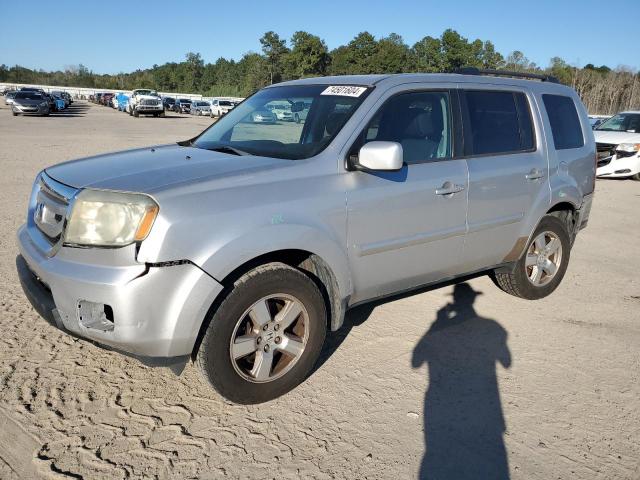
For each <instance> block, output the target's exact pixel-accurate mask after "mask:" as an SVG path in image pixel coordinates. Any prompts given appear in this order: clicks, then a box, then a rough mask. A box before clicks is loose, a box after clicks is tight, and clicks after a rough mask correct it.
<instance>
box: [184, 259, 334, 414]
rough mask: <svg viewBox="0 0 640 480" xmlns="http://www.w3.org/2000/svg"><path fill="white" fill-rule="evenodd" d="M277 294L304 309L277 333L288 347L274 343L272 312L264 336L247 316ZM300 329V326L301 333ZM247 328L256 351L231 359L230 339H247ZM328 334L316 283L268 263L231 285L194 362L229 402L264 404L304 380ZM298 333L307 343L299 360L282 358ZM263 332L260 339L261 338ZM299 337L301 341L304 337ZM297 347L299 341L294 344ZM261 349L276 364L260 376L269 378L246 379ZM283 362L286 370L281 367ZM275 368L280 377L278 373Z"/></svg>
mask: <svg viewBox="0 0 640 480" xmlns="http://www.w3.org/2000/svg"><path fill="white" fill-rule="evenodd" d="M278 295H281V296H286V297H287V298H289V299H290V300H285V301H292V302H293V303H292V304H293V305H294V306H296V305H298V306H299V305H302V306H303V309H301V313H300V314H299V315H298V316H296V317H295V318H296V320H295V321H294V322H293V323H291V325H290V327H286V326H285V327H283V329H282V330H280V335H282V336H283V337H285V338H287V341H286V343H285V342H284V341H283V340H282V339H281V340H280V342H282V343H280V342H278V339H280V338H281V337H278V336H277V335H278V331H277V327H276V326H275V325H276V323H277V322H276V321H275V320H273V318H274V315H273V313H272V314H270V315H268V316H267V317H266V318H271V319H272V320H271V321H268V322H265V323H264V326H265V327H267V328H269V329H271V330H268V331H266V333H263V331H264V330H263V329H261V328H260V327H258V323H256V322H254V321H253V320H252V318H253V317H250V315H249V314H248V311H249V310H251V309H252V308H253V307H252V306H256V305H264V302H263V301H264V298H265V297H269V296H278ZM277 301H278V300H273V299H272V300H269V302H274V303H267V304H268V305H270V308H271V310H272V312H275V311H276V310H275V308H277V305H278V303H275V302H277ZM296 302H297V303H296ZM263 311H264V312H266V310H263ZM292 318H293V317H292ZM300 322H301V323H300ZM301 325H302V327H303V328H302V329H301V330H300V328H299V327H300V326H301ZM293 327H295V328H296V329H297V330H296V332H295V334H293V333H292V331H290V330H289V329H290V328H293ZM247 329H250V331H249V335H252V336H253V337H252V338H255V340H252V341H251V344H250V345H249V349H254V351H251V352H250V353H248V354H245V355H247V356H243V357H239V359H236V360H232V358H231V350H232V347H231V343H232V340H233V339H235V338H238V336H244V338H245V339H246V338H249V337H248V336H247ZM241 330H244V333H240V331H241ZM326 330H327V313H326V309H325V303H324V300H323V297H322V294H321V293H320V290H318V287H317V286H316V284H315V283H314V282H313V281H312V280H311V279H310V278H309V277H308V276H307V275H305V274H304V273H303V272H301V271H300V270H297V269H295V268H292V267H290V266H288V265H285V264H283V263H268V264H266V265H261V266H259V267H257V268H255V269H253V270H251V271H249V272H248V273H246V274H244V275H243V276H242V277H240V278H239V279H238V280H237V281H236V282H234V284H233V288H232V290H231V291H230V292H229V293H228V295H227V296H226V297H225V298H224V300H222V302H221V303H220V304H219V306H218V308H217V309H216V311H215V313H214V314H213V316H212V317H211V321H210V323H209V325H208V327H207V329H206V331H205V334H204V336H203V338H202V342H201V344H200V347H199V350H198V354H197V360H196V363H197V364H198V366H199V368H200V371H201V372H202V374H203V376H204V377H205V378H206V379H207V380H208V381H209V383H210V384H211V385H212V386H213V388H214V389H215V390H216V391H217V392H218V393H220V394H221V395H222V396H223V397H225V398H227V399H228V400H231V401H232V402H236V403H240V404H255V403H262V402H266V401H269V400H272V399H274V398H277V397H279V396H281V395H284V394H285V393H287V392H288V391H290V390H291V389H293V388H294V387H296V386H297V385H299V384H300V383H301V382H302V381H304V379H305V378H306V377H307V375H308V374H309V372H310V371H311V369H312V368H313V366H314V364H315V363H316V360H317V359H318V357H319V355H320V351H321V349H322V345H323V343H324V339H325V335H326ZM302 332H305V333H304V338H306V344H304V347H303V349H302V350H301V353H300V354H299V355H298V356H297V357H289V356H288V355H285V353H283V352H282V350H281V348H282V347H283V346H284V345H288V344H289V339H290V338H292V335H296V336H297V335H299V334H301V333H302ZM263 334H264V335H265V339H264V340H263V339H262V336H261V335H263ZM274 335H275V336H274ZM257 336H259V338H258V337H257ZM267 338H269V339H268V340H267ZM297 338H298V340H300V339H301V338H302V337H297ZM254 341H255V343H254ZM294 343H295V342H294ZM261 345H263V346H261ZM298 345H302V343H301V342H298ZM263 351H264V352H269V351H270V352H271V355H272V357H270V358H273V362H274V363H273V366H272V367H270V368H268V369H267V370H264V372H263V374H266V375H268V376H271V377H273V378H267V377H265V376H264V375H263V378H262V382H261V383H258V381H259V378H260V377H259V376H257V377H253V380H251V378H249V377H251V374H252V372H253V369H255V367H256V359H257V355H258V354H260V355H261V357H260V358H263V357H262V355H263ZM267 354H268V353H265V354H264V355H267ZM264 358H267V357H266V356H265V357H264ZM290 358H294V359H295V361H290V360H289V359H290ZM287 362H288V364H287ZM283 364H285V366H284V367H282V368H281V366H282V365H283ZM252 367H253V369H252ZM278 369H279V370H280V373H277V370H278ZM258 370H260V369H258Z"/></svg>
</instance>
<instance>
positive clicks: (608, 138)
mask: <svg viewBox="0 0 640 480" xmlns="http://www.w3.org/2000/svg"><path fill="white" fill-rule="evenodd" d="M593 136H594V137H595V138H596V142H597V143H611V144H614V145H618V144H620V143H640V133H629V132H608V131H606V130H594V131H593Z"/></svg>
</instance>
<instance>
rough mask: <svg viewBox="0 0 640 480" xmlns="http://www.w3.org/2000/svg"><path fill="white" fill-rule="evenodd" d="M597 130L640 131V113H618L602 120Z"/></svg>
mask: <svg viewBox="0 0 640 480" xmlns="http://www.w3.org/2000/svg"><path fill="white" fill-rule="evenodd" d="M596 130H605V131H607V132H629V133H640V113H618V114H617V115H614V116H613V117H611V118H610V119H609V120H607V121H605V122H602V124H601V125H599V126H598V127H597V128H596Z"/></svg>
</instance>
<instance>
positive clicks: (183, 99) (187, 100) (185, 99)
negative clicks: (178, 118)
mask: <svg viewBox="0 0 640 480" xmlns="http://www.w3.org/2000/svg"><path fill="white" fill-rule="evenodd" d="M178 101H179V102H180V103H191V100H189V99H188V98H181V99H180V100H178Z"/></svg>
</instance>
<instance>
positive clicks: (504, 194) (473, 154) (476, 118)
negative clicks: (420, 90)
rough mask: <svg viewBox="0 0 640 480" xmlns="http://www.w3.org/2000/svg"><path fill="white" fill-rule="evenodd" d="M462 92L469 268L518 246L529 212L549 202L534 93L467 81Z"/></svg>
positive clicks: (494, 260) (502, 258)
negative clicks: (475, 84) (467, 191)
mask: <svg viewBox="0 0 640 480" xmlns="http://www.w3.org/2000/svg"><path fill="white" fill-rule="evenodd" d="M460 96H461V101H460V103H461V108H462V115H463V119H464V120H463V123H464V149H465V156H466V158H467V165H468V168H469V210H468V215H467V222H468V232H467V238H466V240H465V261H466V269H467V270H468V271H472V270H477V269H481V268H484V267H488V266H493V265H496V264H499V263H502V262H505V261H508V260H512V259H511V258H510V256H512V255H514V254H515V253H514V252H518V251H522V248H524V242H526V240H527V237H528V233H530V232H528V230H529V226H530V225H532V224H533V225H535V224H536V223H537V219H535V218H533V217H536V216H539V214H540V213H539V212H540V210H541V209H543V208H546V206H547V205H548V204H549V200H550V193H549V183H548V178H549V175H548V174H549V171H548V162H547V152H546V147H545V142H544V141H543V140H544V139H543V138H541V132H542V131H543V130H542V128H541V119H540V118H539V115H534V114H533V112H537V109H535V108H532V107H533V106H534V105H535V103H534V102H535V99H534V97H533V96H532V95H530V94H529V93H527V91H525V90H521V89H518V88H517V87H513V88H511V87H505V86H502V85H501V86H487V85H478V86H477V87H475V86H467V85H465V86H464V88H463V89H462V90H460ZM536 127H537V128H536ZM536 132H539V134H536ZM544 211H546V210H544Z"/></svg>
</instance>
